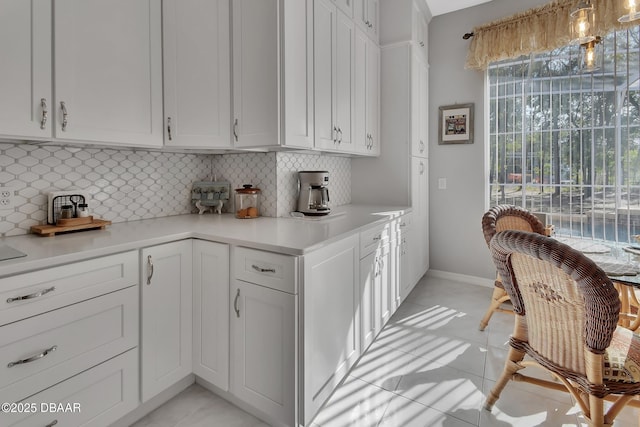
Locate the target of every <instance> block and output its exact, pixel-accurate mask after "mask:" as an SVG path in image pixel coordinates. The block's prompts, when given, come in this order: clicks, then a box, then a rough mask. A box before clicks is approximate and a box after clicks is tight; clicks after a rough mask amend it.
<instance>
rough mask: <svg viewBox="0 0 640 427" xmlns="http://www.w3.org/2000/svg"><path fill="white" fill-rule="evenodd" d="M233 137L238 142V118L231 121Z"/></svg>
mask: <svg viewBox="0 0 640 427" xmlns="http://www.w3.org/2000/svg"><path fill="white" fill-rule="evenodd" d="M233 137H234V138H235V139H236V142H238V119H236V121H235V122H233Z"/></svg>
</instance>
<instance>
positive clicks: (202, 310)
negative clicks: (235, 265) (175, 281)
mask: <svg viewBox="0 0 640 427" xmlns="http://www.w3.org/2000/svg"><path fill="white" fill-rule="evenodd" d="M193 373H194V374H196V375H198V376H199V377H201V378H203V379H205V380H207V381H209V382H210V383H212V384H213V385H215V386H216V387H219V388H220V389H222V390H228V389H229V246H228V245H224V244H221V243H213V242H206V241H204V240H194V241H193Z"/></svg>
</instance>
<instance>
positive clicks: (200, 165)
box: [0, 143, 351, 237]
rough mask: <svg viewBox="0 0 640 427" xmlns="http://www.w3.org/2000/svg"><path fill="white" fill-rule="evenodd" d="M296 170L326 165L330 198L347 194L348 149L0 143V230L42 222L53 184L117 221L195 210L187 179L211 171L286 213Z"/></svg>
mask: <svg viewBox="0 0 640 427" xmlns="http://www.w3.org/2000/svg"><path fill="white" fill-rule="evenodd" d="M299 170H328V171H329V173H330V184H329V190H330V195H331V202H332V205H333V206H339V205H343V204H348V203H350V202H351V186H350V182H351V160H350V159H349V158H347V157H337V156H326V155H315V154H300V153H292V152H287V153H283V152H276V153H246V154H224V155H218V154H216V155H213V154H192V153H166V152H160V151H147V150H139V149H135V150H134V149H110V148H77V147H66V146H61V147H58V146H52V145H31V144H12V143H0V186H3V187H9V188H11V189H12V190H13V191H14V198H13V201H14V203H13V207H12V208H10V209H4V210H2V209H0V236H2V237H5V236H14V235H20V234H27V233H29V229H30V227H31V226H32V225H37V224H42V223H44V222H46V217H47V193H48V192H49V191H52V190H69V189H79V190H83V191H84V192H86V193H88V194H89V198H90V200H89V208H90V210H91V213H92V215H94V216H96V217H99V218H102V219H106V220H110V221H112V222H114V223H116V222H124V221H132V220H138V219H145V218H156V217H163V216H170V215H180V214H185V213H190V212H196V211H197V210H196V209H195V208H194V207H193V205H192V204H191V200H190V191H191V184H192V183H193V182H194V181H199V180H206V179H213V178H216V179H218V180H220V181H222V180H226V181H229V182H230V183H231V188H232V190H233V189H235V188H238V187H240V186H242V185H243V184H253V185H254V186H257V187H259V188H260V189H261V190H262V194H261V204H262V215H264V216H288V215H289V212H290V211H292V210H294V209H295V203H296V197H297V174H296V172H297V171H299ZM227 209H229V210H231V209H232V207H231V206H229V207H228V208H225V210H227Z"/></svg>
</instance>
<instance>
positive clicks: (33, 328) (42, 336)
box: [0, 286, 139, 402]
mask: <svg viewBox="0 0 640 427" xmlns="http://www.w3.org/2000/svg"><path fill="white" fill-rule="evenodd" d="M138 295H139V292H138V287H137V286H132V287H130V288H127V289H123V290H120V291H118V292H113V293H110V294H107V295H104V296H101V297H99V298H94V299H90V300H88V301H84V302H81V303H78V304H74V305H71V306H68V307H65V308H61V309H58V310H54V311H50V312H48V313H44V314H41V315H39V316H34V317H30V318H28V319H25V320H22V321H20V322H14V323H11V324H9V325H6V326H3V327H1V328H0V401H1V402H16V401H18V400H20V399H24V398H25V397H27V396H30V395H32V394H34V393H36V392H38V391H40V390H43V389H45V388H47V387H50V386H52V385H53V384H56V383H58V382H60V381H63V380H65V379H67V378H69V377H71V376H73V375H76V374H78V373H79V372H82V371H84V370H86V369H89V368H91V367H92V366H95V365H97V364H99V363H102V362H104V361H105V360H107V359H109V358H111V357H113V356H116V355H118V354H120V353H123V352H125V351H127V350H129V349H131V348H133V347H136V346H137V344H138Z"/></svg>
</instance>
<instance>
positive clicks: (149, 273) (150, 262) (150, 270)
mask: <svg viewBox="0 0 640 427" xmlns="http://www.w3.org/2000/svg"><path fill="white" fill-rule="evenodd" d="M152 277H153V259H152V258H151V255H149V256H148V257H147V285H150V284H151V278H152Z"/></svg>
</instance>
